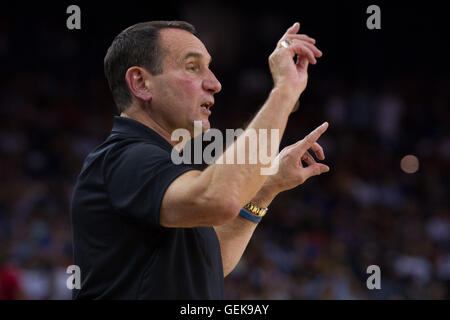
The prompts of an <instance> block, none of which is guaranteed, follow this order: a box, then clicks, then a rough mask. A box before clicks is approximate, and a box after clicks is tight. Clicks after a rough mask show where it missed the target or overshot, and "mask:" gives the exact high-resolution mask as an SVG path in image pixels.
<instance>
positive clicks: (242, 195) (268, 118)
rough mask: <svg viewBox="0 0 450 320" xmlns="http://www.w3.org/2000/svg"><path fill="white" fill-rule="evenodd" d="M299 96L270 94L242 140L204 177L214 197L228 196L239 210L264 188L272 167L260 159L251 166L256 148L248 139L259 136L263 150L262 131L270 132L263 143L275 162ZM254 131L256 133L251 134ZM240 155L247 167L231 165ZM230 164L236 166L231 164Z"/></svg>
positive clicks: (209, 168)
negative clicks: (267, 171)
mask: <svg viewBox="0 0 450 320" xmlns="http://www.w3.org/2000/svg"><path fill="white" fill-rule="evenodd" d="M297 98H298V97H296V96H293V95H292V94H290V93H289V92H284V91H283V90H280V89H274V90H272V92H271V93H270V95H269V97H268V99H267V101H266V103H265V104H264V105H263V107H262V108H261V110H260V111H259V112H258V114H257V115H256V116H255V118H254V119H253V120H252V122H251V123H250V124H249V126H248V127H247V129H246V130H245V131H244V133H243V134H241V135H240V136H239V138H238V139H237V141H236V142H235V143H233V144H232V145H231V146H229V147H228V148H227V150H226V151H225V152H224V153H223V154H222V155H221V156H220V157H219V158H218V159H217V160H216V163H214V164H213V165H211V166H209V167H208V168H207V169H206V170H205V171H203V173H202V178H203V180H204V181H207V183H206V184H204V185H205V186H207V190H209V192H210V193H215V194H216V195H219V194H220V195H221V196H222V195H226V196H227V197H230V198H231V199H234V200H235V201H236V202H237V203H236V207H242V206H244V205H245V204H246V203H247V202H248V201H250V200H251V199H252V198H253V197H254V196H255V195H256V193H257V192H258V190H259V189H260V188H261V187H262V185H263V184H264V182H265V180H266V179H267V177H268V176H267V175H263V174H261V169H262V168H267V167H269V165H268V164H267V163H266V164H263V163H262V162H261V161H260V159H259V157H258V159H257V161H256V164H250V163H248V162H249V161H248V159H250V156H255V155H251V152H252V148H250V147H248V146H247V144H246V142H245V140H246V137H249V136H251V135H252V134H254V133H255V132H256V138H257V140H256V141H257V142H258V144H259V146H258V150H260V147H261V145H260V134H261V132H260V130H259V129H266V132H267V139H264V140H266V141H263V143H266V144H267V145H266V150H267V153H268V154H269V155H270V156H271V161H273V159H274V158H275V157H276V155H277V152H278V149H279V144H280V140H281V138H282V136H283V133H284V130H285V128H286V124H287V121H288V117H289V114H290V113H291V110H292V108H293V106H294V105H295V102H296V101H297ZM271 129H275V130H277V131H278V138H277V139H275V140H274V139H272V136H271ZM251 131H253V132H252V133H251ZM272 149H275V150H276V152H274V154H272V153H271V152H270V150H272ZM236 155H245V158H244V159H245V163H244V164H238V163H236V162H237V161H230V159H233V160H236V159H235V157H236ZM230 162H233V163H232V164H230Z"/></svg>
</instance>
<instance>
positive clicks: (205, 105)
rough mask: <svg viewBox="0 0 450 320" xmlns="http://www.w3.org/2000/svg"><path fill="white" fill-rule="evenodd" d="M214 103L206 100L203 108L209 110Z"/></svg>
mask: <svg viewBox="0 0 450 320" xmlns="http://www.w3.org/2000/svg"><path fill="white" fill-rule="evenodd" d="M212 105H213V104H212V103H211V102H205V103H203V104H202V105H201V107H202V109H205V110H209V109H211V107H212Z"/></svg>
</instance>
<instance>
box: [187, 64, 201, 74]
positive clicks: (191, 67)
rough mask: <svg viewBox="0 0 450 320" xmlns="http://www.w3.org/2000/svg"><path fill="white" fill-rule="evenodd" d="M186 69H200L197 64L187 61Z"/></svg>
mask: <svg viewBox="0 0 450 320" xmlns="http://www.w3.org/2000/svg"><path fill="white" fill-rule="evenodd" d="M186 69H188V70H191V71H195V72H197V71H198V70H200V67H199V66H198V65H197V64H194V63H189V64H188V65H187V67H186Z"/></svg>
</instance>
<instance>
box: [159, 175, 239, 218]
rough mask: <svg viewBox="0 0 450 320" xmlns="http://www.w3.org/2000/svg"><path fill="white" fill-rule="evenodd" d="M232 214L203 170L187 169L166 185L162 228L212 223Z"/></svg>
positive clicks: (230, 216) (162, 206) (161, 215)
mask: <svg viewBox="0 0 450 320" xmlns="http://www.w3.org/2000/svg"><path fill="white" fill-rule="evenodd" d="M206 175H207V174H206ZM233 217H234V212H233V208H232V207H231V206H229V202H228V201H227V198H226V196H224V195H218V194H216V193H215V192H214V190H213V187H211V185H210V179H208V178H207V177H205V174H204V172H202V171H189V172H186V173H184V174H182V175H180V176H179V177H178V178H176V179H175V180H174V181H173V182H172V183H171V184H170V185H169V187H168V188H167V190H166V192H165V194H164V197H163V200H162V204H161V213H160V223H161V225H162V226H164V227H196V226H213V225H219V224H223V223H225V222H227V221H228V220H230V219H231V218H233Z"/></svg>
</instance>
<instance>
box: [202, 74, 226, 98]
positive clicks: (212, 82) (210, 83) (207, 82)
mask: <svg viewBox="0 0 450 320" xmlns="http://www.w3.org/2000/svg"><path fill="white" fill-rule="evenodd" d="M203 89H204V90H206V91H208V92H209V93H211V94H216V93H218V92H220V90H222V85H221V84H220V82H219V80H217V78H216V76H215V75H214V73H213V72H212V71H211V70H208V76H207V77H206V78H205V79H204V80H203Z"/></svg>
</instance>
